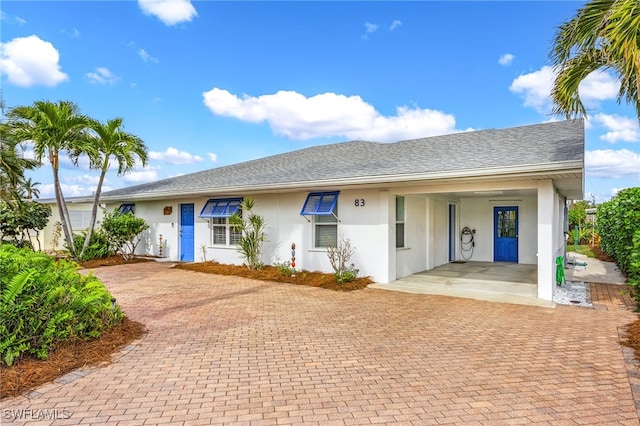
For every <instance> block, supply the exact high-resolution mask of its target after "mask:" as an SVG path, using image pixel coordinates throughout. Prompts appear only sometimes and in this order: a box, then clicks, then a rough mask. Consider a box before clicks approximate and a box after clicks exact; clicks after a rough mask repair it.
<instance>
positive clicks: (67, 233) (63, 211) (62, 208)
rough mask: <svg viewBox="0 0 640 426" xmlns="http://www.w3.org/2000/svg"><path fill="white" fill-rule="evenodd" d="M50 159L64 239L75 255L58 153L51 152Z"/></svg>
mask: <svg viewBox="0 0 640 426" xmlns="http://www.w3.org/2000/svg"><path fill="white" fill-rule="evenodd" d="M49 161H51V168H52V169H53V189H54V191H55V194H56V204H57V205H58V214H59V215H60V224H61V225H62V230H63V232H64V239H65V241H66V242H67V247H68V248H69V251H70V252H71V255H72V256H74V257H75V250H74V248H73V232H72V231H71V223H69V220H68V218H69V211H68V210H67V205H66V203H65V201H64V196H63V195H62V188H61V187H60V179H59V177H58V153H49Z"/></svg>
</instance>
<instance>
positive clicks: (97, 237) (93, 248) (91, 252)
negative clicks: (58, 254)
mask: <svg viewBox="0 0 640 426" xmlns="http://www.w3.org/2000/svg"><path fill="white" fill-rule="evenodd" d="M86 237H87V232H86V231H83V232H81V233H80V234H76V235H74V236H73V247H74V249H75V250H73V253H80V252H81V251H82V246H83V245H84V240H85V238H86ZM112 254H113V252H112V251H111V250H110V249H109V241H107V236H106V235H105V233H104V231H102V230H100V229H97V230H95V231H94V232H93V233H92V234H91V240H90V241H89V246H87V249H86V250H85V251H84V253H83V254H82V257H81V258H80V259H78V260H93V259H104V258H105V257H109V256H110V255H112Z"/></svg>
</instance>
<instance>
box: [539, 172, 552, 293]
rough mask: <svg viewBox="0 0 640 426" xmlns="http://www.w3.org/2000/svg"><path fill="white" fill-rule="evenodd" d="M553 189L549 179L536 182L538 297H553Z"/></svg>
mask: <svg viewBox="0 0 640 426" xmlns="http://www.w3.org/2000/svg"><path fill="white" fill-rule="evenodd" d="M554 212H555V206H554V189H553V182H552V181H551V180H542V181H539V183H538V298H539V299H544V300H552V299H553V282H554V279H555V273H554V266H555V259H554V257H553V241H554V238H553V224H554V220H553V218H554Z"/></svg>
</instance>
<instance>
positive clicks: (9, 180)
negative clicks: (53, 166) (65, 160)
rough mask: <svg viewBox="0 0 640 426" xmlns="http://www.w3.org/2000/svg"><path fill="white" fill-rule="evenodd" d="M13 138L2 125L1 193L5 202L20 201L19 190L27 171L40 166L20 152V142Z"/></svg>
mask: <svg viewBox="0 0 640 426" xmlns="http://www.w3.org/2000/svg"><path fill="white" fill-rule="evenodd" d="M12 136H13V135H12V134H11V132H9V127H8V126H7V125H6V124H4V123H3V124H0V193H1V196H2V199H3V200H10V199H19V198H20V196H19V194H18V188H19V187H20V186H21V185H22V184H23V182H25V177H24V172H25V170H31V169H34V168H36V167H38V166H39V165H40V163H39V162H37V161H35V160H31V159H28V158H24V157H23V156H22V155H21V153H19V152H18V147H19V144H18V141H17V140H16V139H15V138H13V137H12Z"/></svg>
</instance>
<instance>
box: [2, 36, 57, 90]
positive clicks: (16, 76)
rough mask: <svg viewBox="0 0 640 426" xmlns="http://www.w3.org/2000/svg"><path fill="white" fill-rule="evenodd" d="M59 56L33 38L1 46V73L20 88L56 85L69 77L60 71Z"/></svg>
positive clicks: (55, 51) (52, 48) (45, 44)
mask: <svg viewBox="0 0 640 426" xmlns="http://www.w3.org/2000/svg"><path fill="white" fill-rule="evenodd" d="M59 60H60V54H59V53H58V50H57V49H56V48H55V47H53V44H51V43H49V42H48V41H44V40H42V39H40V38H39V37H38V36H36V35H30V36H28V37H17V38H14V39H13V40H11V41H8V42H6V43H0V73H2V74H6V76H7V79H8V80H9V82H10V83H11V84H13V85H16V86H20V87H31V86H37V85H42V86H56V85H57V84H59V83H62V82H63V81H67V80H68V79H69V76H68V75H67V74H65V73H63V72H62V71H60V64H59Z"/></svg>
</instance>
